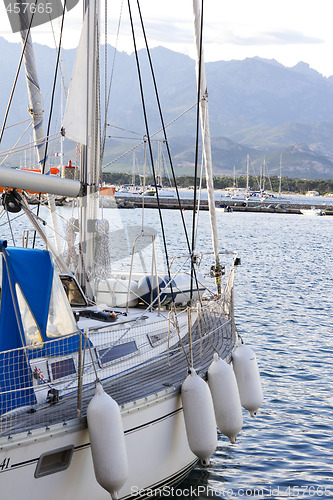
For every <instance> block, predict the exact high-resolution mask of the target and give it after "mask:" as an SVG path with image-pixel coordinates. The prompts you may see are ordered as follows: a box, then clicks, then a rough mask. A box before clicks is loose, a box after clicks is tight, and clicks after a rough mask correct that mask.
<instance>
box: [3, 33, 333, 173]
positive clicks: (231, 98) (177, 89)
mask: <svg viewBox="0 0 333 500" xmlns="http://www.w3.org/2000/svg"><path fill="white" fill-rule="evenodd" d="M20 51H21V47H20V45H19V44H11V43H8V42H7V41H5V40H4V39H2V38H0V63H1V66H2V67H3V68H6V71H2V72H1V74H0V86H1V93H0V116H1V119H2V117H3V116H4V114H5V110H6V107H7V102H8V96H9V95H10V91H11V86H12V82H13V79H14V76H15V72H16V68H17V64H18V60H19V56H20ZM103 53H104V51H102V56H103ZM35 54H36V60H37V66H38V74H39V79H40V86H41V89H42V92H43V96H44V102H45V103H47V102H49V96H50V94H51V89H52V82H53V74H54V65H55V58H56V52H55V50H52V49H50V48H48V47H46V46H41V45H36V46H35ZM109 54H110V55H109V61H108V66H109V68H110V67H112V65H113V57H114V49H112V48H110V50H109ZM139 55H140V63H141V71H142V79H143V82H144V89H145V103H146V107H147V114H148V117H149V131H150V134H151V135H153V134H155V132H157V131H158V130H160V128H161V122H160V118H159V116H158V113H157V112H156V111H154V110H155V109H156V104H155V103H156V99H155V97H154V91H153V84H152V80H151V77H150V76H149V71H148V62H147V58H146V57H145V54H144V52H143V51H140V54H139ZM151 56H152V60H153V65H154V70H155V76H156V81H157V84H158V90H159V98H160V102H161V106H162V109H163V114H164V122H165V123H166V124H168V123H169V122H173V123H172V125H170V126H168V127H167V133H168V137H169V142H170V147H171V151H172V153H173V156H174V165H175V168H176V173H177V175H190V174H191V173H192V165H193V158H194V134H195V108H193V105H194V104H195V100H196V84H195V63H194V61H193V60H192V59H190V58H189V57H187V56H185V55H182V54H179V53H176V52H172V51H170V50H167V49H165V48H163V47H158V48H155V49H153V50H152V51H151ZM74 57H75V51H73V50H69V51H64V55H63V58H62V59H63V61H65V65H64V66H62V75H63V79H64V80H66V81H67V83H68V75H70V73H71V68H72V65H73V61H74ZM101 68H102V70H101V72H102V81H103V78H104V77H103V68H104V62H103V60H102V61H101ZM206 72H207V81H208V90H209V110H210V111H209V112H210V127H211V136H212V148H213V161H214V174H215V175H228V174H229V175H230V174H232V172H233V169H234V167H235V170H236V172H237V174H239V175H240V174H244V172H245V168H246V156H247V154H249V155H250V158H251V169H252V170H253V171H256V172H257V173H258V172H259V169H260V167H261V166H262V165H263V162H264V159H265V158H266V163H267V169H268V171H269V173H270V174H275V175H277V174H278V173H279V168H280V154H281V153H282V159H283V160H282V168H283V175H288V176H289V177H299V178H303V177H306V178H309V179H311V178H333V118H332V116H333V77H330V78H325V77H323V76H322V75H320V74H319V73H318V72H316V71H314V70H313V69H311V68H310V67H309V66H308V65H307V64H306V63H299V64H297V65H296V66H294V67H293V68H286V67H284V66H283V65H281V64H280V63H278V62H276V61H274V60H265V59H260V58H252V59H245V60H244V61H228V62H226V61H218V62H214V63H208V64H207V65H206ZM137 82H138V77H137V73H136V64H135V57H134V55H133V54H132V55H128V54H126V53H119V52H117V53H116V58H115V62H114V76H113V80H112V86H111V94H110V96H111V104H110V108H109V113H108V123H109V124H110V125H112V126H116V127H120V128H121V131H120V130H119V129H117V128H113V127H108V130H107V136H108V137H107V140H106V154H105V163H110V162H112V160H113V159H114V158H117V157H118V156H120V155H121V154H122V153H123V152H124V151H126V150H129V149H131V148H132V147H133V145H134V143H135V141H133V138H134V137H135V138H136V139H137V141H138V142H139V141H140V138H143V136H144V135H145V128H144V122H143V119H142V111H141V109H142V105H141V101H140V93H139V88H138V83H137ZM59 88H60V86H59V85H58V88H57V92H56V104H55V109H56V113H55V115H54V117H53V121H52V130H59V128H60V124H61V107H60V97H59V95H60V91H59ZM103 92H104V91H103V90H102V92H101V94H102V103H103V99H104V97H103ZM27 103H28V99H27V91H26V87H25V79H24V75H21V76H20V78H19V82H18V87H17V90H16V92H15V98H14V101H13V106H12V109H11V112H10V116H9V120H8V123H9V124H13V123H16V122H19V121H22V120H25V119H27V118H28V117H29V115H28V112H27V107H28V106H27ZM190 108H192V109H191V111H188V112H186V111H187V110H188V109H190ZM45 116H46V118H45V120H46V121H47V116H48V107H47V106H45ZM179 116H181V118H179V119H177V120H175V119H176V118H177V117H179ZM124 130H126V131H127V130H128V131H133V132H135V134H134V135H133V134H130V133H128V132H124ZM18 135H19V134H18V131H17V130H15V129H8V130H7V131H6V132H5V135H4V138H3V141H2V144H1V150H4V149H6V148H8V147H10V146H11V145H13V144H14V142H15V140H16V138H17V136H18ZM124 136H126V137H131V139H128V140H125V139H124V138H123V137H124ZM120 137H121V138H120ZM159 137H161V136H159ZM29 140H31V139H30V138H27V139H25V140H24V141H23V142H28V141H29ZM54 148H55V149H54V150H56V148H57V146H54ZM65 149H66V151H68V153H67V157H68V158H72V157H73V153H72V146H70V145H69V144H65ZM142 154H143V153H142V148H141V149H139V150H138V162H139V163H140V162H142ZM8 161H9V160H8ZM15 161H17V160H15ZM131 168H132V156H131V155H127V156H125V157H124V158H123V159H122V160H120V161H118V162H114V163H111V164H110V165H109V167H108V170H113V171H117V170H120V171H125V170H127V171H130V170H131ZM251 173H253V172H251Z"/></svg>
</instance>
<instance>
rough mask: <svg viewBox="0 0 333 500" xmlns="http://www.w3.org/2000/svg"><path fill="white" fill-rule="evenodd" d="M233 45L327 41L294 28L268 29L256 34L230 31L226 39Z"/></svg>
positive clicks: (309, 43) (304, 43) (319, 42)
mask: <svg viewBox="0 0 333 500" xmlns="http://www.w3.org/2000/svg"><path fill="white" fill-rule="evenodd" d="M225 41H226V42H227V43H230V44H233V45H247V46H251V45H252V46H259V45H296V44H301V45H313V44H321V43H325V40H324V39H322V38H317V37H312V36H308V35H304V33H301V32H298V31H294V30H281V31H267V32H262V33H256V34H254V35H251V34H249V35H240V36H239V35H236V34H232V33H229V34H228V35H227V37H226V40H225Z"/></svg>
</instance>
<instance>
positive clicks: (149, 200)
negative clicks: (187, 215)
mask: <svg viewBox="0 0 333 500" xmlns="http://www.w3.org/2000/svg"><path fill="white" fill-rule="evenodd" d="M180 203H181V208H182V210H193V199H191V198H181V200H180ZM159 204H160V207H161V209H169V210H176V209H179V203H178V200H177V198H174V197H170V198H165V197H160V198H159ZM215 205H216V207H221V206H224V207H226V208H228V207H230V208H229V210H230V211H235V212H259V213H260V212H267V213H285V214H301V210H302V209H307V208H312V207H314V208H316V209H317V208H319V209H320V210H323V211H324V212H325V213H326V215H333V204H322V203H320V204H318V203H312V202H311V204H309V203H301V202H292V201H287V202H280V201H279V200H275V201H272V200H267V201H263V202H258V201H250V200H249V201H235V200H219V201H216V203H215ZM103 206H104V207H111V206H117V207H118V208H138V207H142V206H144V207H145V208H158V203H157V199H156V197H155V196H145V197H144V199H143V198H142V196H130V197H129V196H126V195H125V196H121V195H117V196H116V197H109V196H107V197H104V200H103ZM199 208H200V210H208V200H206V199H201V200H200V207H199Z"/></svg>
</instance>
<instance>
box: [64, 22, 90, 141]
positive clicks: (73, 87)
mask: <svg viewBox="0 0 333 500" xmlns="http://www.w3.org/2000/svg"><path fill="white" fill-rule="evenodd" d="M87 46H88V15H87V13H86V15H85V16H84V21H83V26H82V31H81V37H80V42H79V46H78V49H77V53H76V59H75V63H74V68H73V73H72V79H71V83H70V88H69V92H68V96H67V102H66V108H65V114H64V119H63V133H64V135H65V137H67V138H68V139H71V140H72V141H75V142H79V143H80V144H85V145H87V72H88V68H87Z"/></svg>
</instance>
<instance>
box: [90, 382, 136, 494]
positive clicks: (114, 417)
mask: <svg viewBox="0 0 333 500" xmlns="http://www.w3.org/2000/svg"><path fill="white" fill-rule="evenodd" d="M87 420H88V431H89V437H90V445H91V453H92V458H93V464H94V470H95V476H96V479H97V481H98V483H99V484H100V485H101V486H102V487H103V488H104V489H105V490H106V491H108V492H109V493H110V494H111V497H112V498H113V499H117V498H118V491H119V490H120V488H121V487H122V486H123V484H124V483H125V481H126V479H127V475H128V464H127V453H126V447H125V437H124V431H123V425H122V421H121V415H120V408H119V406H118V404H117V403H116V402H115V401H114V399H112V398H111V397H110V396H109V395H108V394H106V393H105V392H104V389H103V387H102V385H101V384H99V383H98V384H97V385H96V392H95V395H94V397H93V398H92V399H91V401H90V403H89V405H88V408H87Z"/></svg>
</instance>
